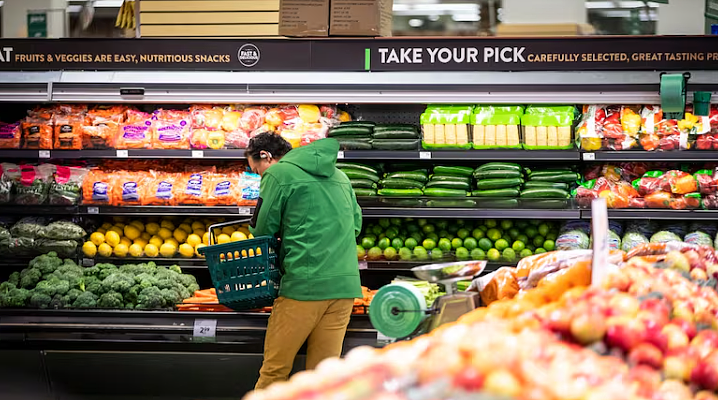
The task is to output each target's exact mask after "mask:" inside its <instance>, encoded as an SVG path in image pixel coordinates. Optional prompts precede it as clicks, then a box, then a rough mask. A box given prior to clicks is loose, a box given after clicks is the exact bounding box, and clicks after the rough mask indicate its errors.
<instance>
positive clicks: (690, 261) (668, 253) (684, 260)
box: [626, 242, 718, 288]
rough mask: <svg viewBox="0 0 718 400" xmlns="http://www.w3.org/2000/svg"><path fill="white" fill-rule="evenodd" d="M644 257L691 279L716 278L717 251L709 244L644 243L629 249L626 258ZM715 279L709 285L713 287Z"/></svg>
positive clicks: (707, 279) (717, 272)
mask: <svg viewBox="0 0 718 400" xmlns="http://www.w3.org/2000/svg"><path fill="white" fill-rule="evenodd" d="M636 257H646V258H645V259H644V261H648V262H653V263H660V264H657V266H659V267H662V268H670V269H675V270H677V271H679V272H681V273H683V275H684V276H686V277H689V278H690V279H691V280H693V281H697V282H701V281H709V280H710V279H718V253H717V252H716V251H715V250H714V249H713V247H711V246H705V245H702V246H701V245H695V244H689V243H683V242H668V243H645V244H640V245H638V246H636V247H634V248H633V249H631V251H630V252H628V254H626V259H628V260H631V259H634V258H636ZM715 283H716V282H715V281H711V282H710V285H711V286H712V287H714V288H715Z"/></svg>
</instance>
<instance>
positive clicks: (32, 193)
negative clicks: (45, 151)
mask: <svg viewBox="0 0 718 400" xmlns="http://www.w3.org/2000/svg"><path fill="white" fill-rule="evenodd" d="M54 172H55V166H54V165H52V164H40V165H38V166H35V165H21V166H20V179H16V180H15V184H14V187H15V204H20V205H40V204H43V203H45V201H47V198H48V196H49V194H50V185H51V184H52V175H53V174H54Z"/></svg>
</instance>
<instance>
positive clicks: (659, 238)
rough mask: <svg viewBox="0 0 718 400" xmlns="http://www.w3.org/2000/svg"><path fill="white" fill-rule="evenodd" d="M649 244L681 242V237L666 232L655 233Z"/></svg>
mask: <svg viewBox="0 0 718 400" xmlns="http://www.w3.org/2000/svg"><path fill="white" fill-rule="evenodd" d="M650 242H651V243H668V242H682V240H681V237H680V236H678V235H676V234H675V233H673V232H669V231H666V230H663V231H659V232H656V233H655V234H654V235H653V236H651V240H650Z"/></svg>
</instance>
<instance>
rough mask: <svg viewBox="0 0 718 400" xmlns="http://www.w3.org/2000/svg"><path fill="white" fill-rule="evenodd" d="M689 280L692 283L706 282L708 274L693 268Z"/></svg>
mask: <svg viewBox="0 0 718 400" xmlns="http://www.w3.org/2000/svg"><path fill="white" fill-rule="evenodd" d="M691 279H692V280H694V281H707V280H708V274H707V273H706V271H704V270H702V269H700V268H695V269H693V270H691Z"/></svg>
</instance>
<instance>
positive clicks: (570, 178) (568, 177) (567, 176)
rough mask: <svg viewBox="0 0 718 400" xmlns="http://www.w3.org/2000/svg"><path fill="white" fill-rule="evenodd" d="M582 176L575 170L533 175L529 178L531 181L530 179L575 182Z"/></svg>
mask: <svg viewBox="0 0 718 400" xmlns="http://www.w3.org/2000/svg"><path fill="white" fill-rule="evenodd" d="M580 177H581V175H580V174H577V173H575V172H564V173H562V174H553V175H539V176H532V177H530V178H529V182H530V181H540V182H560V183H573V182H576V181H577V180H578V179H579V178H580Z"/></svg>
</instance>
